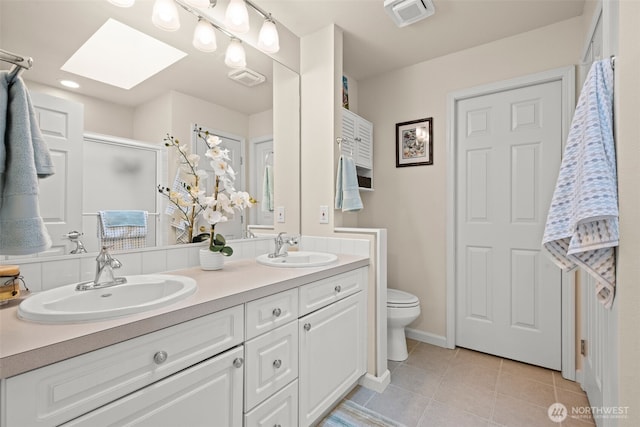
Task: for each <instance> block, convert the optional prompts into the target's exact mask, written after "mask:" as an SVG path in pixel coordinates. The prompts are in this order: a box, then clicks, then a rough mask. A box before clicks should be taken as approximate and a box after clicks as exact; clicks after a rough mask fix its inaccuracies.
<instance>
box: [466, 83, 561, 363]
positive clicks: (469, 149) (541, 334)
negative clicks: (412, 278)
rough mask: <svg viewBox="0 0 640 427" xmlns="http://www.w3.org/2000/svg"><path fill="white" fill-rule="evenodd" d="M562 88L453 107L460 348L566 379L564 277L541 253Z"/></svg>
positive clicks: (538, 88)
mask: <svg viewBox="0 0 640 427" xmlns="http://www.w3.org/2000/svg"><path fill="white" fill-rule="evenodd" d="M561 105H562V98H561V83H560V81H555V82H549V83H544V84H537V85H532V86H527V87H522V88H518V89H512V90H507V91H502V92H497V93H493V94H489V95H484V96H478V97H474V98H469V99H464V100H460V101H458V103H457V106H456V117H457V124H456V139H457V140H456V144H457V154H456V162H457V164H456V170H457V178H456V182H457V184H456V197H457V201H456V204H457V211H456V212H457V213H456V280H457V283H456V345H458V346H461V347H467V348H471V349H474V350H478V351H482V352H485V353H490V354H495V355H498V356H502V357H507V358H510V359H515V360H519V361H523V362H526V363H531V364H535V365H540V366H544V367H547V368H551V369H556V370H559V369H560V368H561V272H560V270H559V269H558V268H557V267H556V266H555V265H553V263H552V262H551V261H549V259H548V258H547V256H546V255H545V254H543V253H542V252H541V241H542V234H543V231H544V225H545V221H546V216H547V210H548V208H549V204H550V202H551V196H552V194H553V190H554V186H555V182H556V178H557V174H558V169H559V167H560V159H561V155H562V127H561V126H562V124H561V119H562V111H561Z"/></svg>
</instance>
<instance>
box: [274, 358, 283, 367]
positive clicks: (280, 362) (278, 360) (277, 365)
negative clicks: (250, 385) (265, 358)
mask: <svg viewBox="0 0 640 427" xmlns="http://www.w3.org/2000/svg"><path fill="white" fill-rule="evenodd" d="M280 366H282V360H280V359H276V360H274V361H273V367H274V368H276V369H278V368H279V367H280Z"/></svg>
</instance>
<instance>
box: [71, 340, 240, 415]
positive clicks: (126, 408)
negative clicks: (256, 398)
mask: <svg viewBox="0 0 640 427" xmlns="http://www.w3.org/2000/svg"><path fill="white" fill-rule="evenodd" d="M243 353H244V350H243V347H242V346H240V347H236V348H235V349H232V350H229V351H227V352H226V353H223V354H221V355H219V356H217V357H214V358H212V359H209V360H206V361H204V362H201V363H199V364H197V365H195V366H193V367H191V368H189V369H186V370H184V371H181V372H179V373H177V374H174V375H172V376H170V377H168V378H165V379H164V380H162V381H158V382H157V383H154V384H151V385H150V386H147V387H145V388H143V389H142V390H139V391H137V392H135V393H132V394H130V395H128V396H125V397H123V398H121V399H118V400H116V401H115V402H112V403H110V404H109V405H106V406H103V407H102V408H99V409H96V410H95V411H93V412H90V413H88V414H86V415H83V416H82V417H80V418H76V419H75V420H73V421H70V422H68V423H66V424H63V426H64V427H72V426H73V427H80V426H83V427H94V426H98V425H105V426H106V425H118V426H148V427H165V426H166V427H175V426H194V427H195V426H230V427H242V418H243V415H242V378H243V368H242V363H241V361H242V356H243Z"/></svg>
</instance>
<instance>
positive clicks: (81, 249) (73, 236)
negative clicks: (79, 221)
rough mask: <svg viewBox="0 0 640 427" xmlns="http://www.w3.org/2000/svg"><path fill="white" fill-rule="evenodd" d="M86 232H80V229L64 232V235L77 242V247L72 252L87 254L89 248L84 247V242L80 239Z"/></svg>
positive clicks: (72, 241)
mask: <svg viewBox="0 0 640 427" xmlns="http://www.w3.org/2000/svg"><path fill="white" fill-rule="evenodd" d="M83 234H84V233H80V232H79V231H75V230H74V231H70V232H68V233H67V234H63V235H62V237H66V238H67V239H69V240H71V243H75V244H76V247H75V249H73V250H72V251H71V252H69V253H70V254H86V253H87V250H86V249H85V247H84V244H82V241H81V240H80V236H82V235H83Z"/></svg>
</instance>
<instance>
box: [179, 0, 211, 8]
mask: <svg viewBox="0 0 640 427" xmlns="http://www.w3.org/2000/svg"><path fill="white" fill-rule="evenodd" d="M184 1H185V3H187V4H188V5H189V6H191V7H197V8H199V9H206V8H208V7H209V4H210V3H209V0H184Z"/></svg>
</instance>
